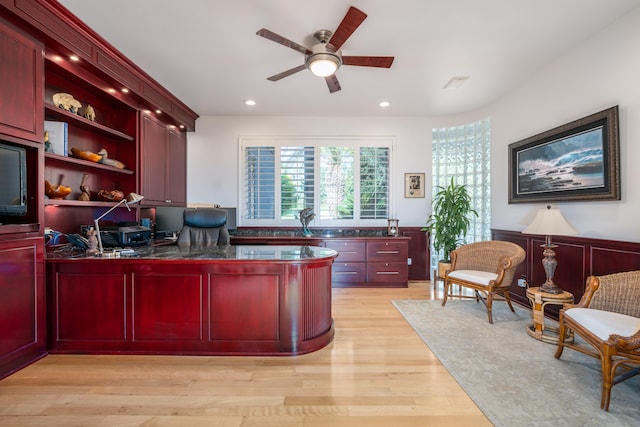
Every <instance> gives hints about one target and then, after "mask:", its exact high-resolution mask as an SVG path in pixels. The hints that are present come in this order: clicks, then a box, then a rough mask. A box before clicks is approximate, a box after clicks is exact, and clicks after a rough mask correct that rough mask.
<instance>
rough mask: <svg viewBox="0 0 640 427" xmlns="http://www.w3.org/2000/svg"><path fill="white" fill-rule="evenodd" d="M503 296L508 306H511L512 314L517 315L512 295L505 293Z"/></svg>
mask: <svg viewBox="0 0 640 427" xmlns="http://www.w3.org/2000/svg"><path fill="white" fill-rule="evenodd" d="M503 295H504V299H506V300H507V304H509V308H510V309H511V312H512V313H515V312H516V311H515V310H514V309H513V306H512V305H511V295H509V291H504V292H503Z"/></svg>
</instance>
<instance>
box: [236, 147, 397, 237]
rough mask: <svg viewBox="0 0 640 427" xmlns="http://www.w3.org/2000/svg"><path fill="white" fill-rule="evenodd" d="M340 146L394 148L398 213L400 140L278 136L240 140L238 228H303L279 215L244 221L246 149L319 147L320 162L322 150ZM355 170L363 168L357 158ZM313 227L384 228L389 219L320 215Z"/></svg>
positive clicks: (392, 207) (357, 184)
mask: <svg viewBox="0 0 640 427" xmlns="http://www.w3.org/2000/svg"><path fill="white" fill-rule="evenodd" d="M337 142H340V143H345V144H352V145H353V146H354V149H356V150H357V149H359V147H361V146H366V147H390V151H391V153H390V159H389V188H388V191H389V208H388V209H389V212H390V215H391V212H395V211H396V209H395V194H394V188H395V187H396V185H395V182H394V177H395V157H396V156H395V151H396V139H395V137H392V136H380V135H378V136H366V135H358V136H291V135H276V136H264V135H261V136H253V135H248V136H239V137H238V162H239V164H238V226H244V227H295V226H299V225H300V222H299V221H298V220H294V219H282V218H279V215H276V218H275V219H251V220H247V219H245V218H244V194H243V191H244V186H245V174H244V160H245V153H244V148H245V147H248V146H251V147H258V146H262V147H276V148H280V147H282V146H292V145H294V144H299V145H303V146H304V145H310V144H312V145H314V146H315V158H316V159H319V154H320V153H319V151H320V146H323V145H324V146H333V145H336V143H337ZM275 162H276V168H277V169H276V170H277V171H280V158H279V156H276V159H275ZM354 168H357V169H356V170H359V168H360V156H359V155H358V156H356V159H355V162H354ZM314 175H315V176H314V180H315V182H316V183H318V182H319V170H318V169H317V168H316V169H315V171H314ZM354 188H355V191H356V194H358V193H359V188H360V182H355V183H354ZM275 193H276V194H275V197H276V200H280V186H279V185H276V188H275ZM314 204H315V206H320V195H319V194H318V193H317V192H316V194H315V195H314ZM354 204H355V206H356V209H357V210H356V212H359V210H360V199H359V198H358V197H355V198H354ZM278 212H279V208H277V209H276V213H278ZM310 226H311V227H340V226H342V227H381V226H384V227H386V226H387V220H386V219H359V218H358V219H348V220H326V219H324V220H323V219H321V218H319V215H317V216H316V218H314V219H313V221H312V222H311V224H310Z"/></svg>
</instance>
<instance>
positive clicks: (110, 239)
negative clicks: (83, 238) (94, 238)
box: [83, 225, 151, 248]
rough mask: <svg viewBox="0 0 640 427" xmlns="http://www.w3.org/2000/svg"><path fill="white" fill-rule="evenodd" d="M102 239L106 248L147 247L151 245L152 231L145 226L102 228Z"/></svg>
mask: <svg viewBox="0 0 640 427" xmlns="http://www.w3.org/2000/svg"><path fill="white" fill-rule="evenodd" d="M83 234H84V233H83ZM100 238H101V239H102V245H103V246H104V247H106V248H113V247H125V246H146V245H149V244H151V229H150V228H149V227H145V226H143V225H123V226H114V227H104V228H103V227H100Z"/></svg>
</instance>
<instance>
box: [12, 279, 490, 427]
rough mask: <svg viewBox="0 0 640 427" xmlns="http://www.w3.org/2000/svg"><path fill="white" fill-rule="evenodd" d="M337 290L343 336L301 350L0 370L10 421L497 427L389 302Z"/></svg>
mask: <svg viewBox="0 0 640 427" xmlns="http://www.w3.org/2000/svg"><path fill="white" fill-rule="evenodd" d="M437 293H438V294H439V295H434V292H433V289H432V287H431V286H430V284H429V282H415V283H410V286H409V287H408V288H403V289H372V288H366V289H364V288H363V289H347V288H343V289H334V290H333V316H334V321H335V328H336V336H335V339H334V341H333V342H332V343H331V344H329V345H328V346H327V347H325V348H323V349H321V350H319V351H317V352H314V353H311V354H306V355H302V356H297V357H203V356H182V357H181V356H90V355H49V356H47V357H46V358H44V359H42V360H41V361H39V362H37V363H35V364H33V365H31V366H29V367H27V368H25V369H23V370H21V371H19V372H17V373H16V374H14V375H12V376H10V377H8V378H5V379H4V380H2V381H0V425H2V426H190V427H191V426H208V427H212V426H213V427H253V426H274V427H289V426H304V427H320V426H322V427H325V426H330V427H347V426H348V427H356V426H366V427H378V426H385V427H386V426H394V427H422V426H491V423H490V422H489V421H488V420H487V418H486V417H485V416H484V415H483V414H482V412H481V411H480V410H479V409H478V408H477V406H476V405H475V404H474V403H473V402H472V401H471V399H470V398H469V397H468V396H467V395H466V394H465V392H464V391H463V390H462V389H461V388H460V386H459V385H458V384H457V383H456V381H455V380H454V379H453V378H452V377H451V376H450V375H449V373H448V372H447V370H446V369H445V368H444V367H443V366H442V365H441V364H440V362H439V361H438V360H437V359H436V358H435V356H434V355H433V354H432V353H431V352H430V351H429V348H428V347H427V346H426V345H425V344H424V343H423V342H422V340H421V339H420V338H419V337H418V336H417V335H416V334H415V332H414V331H413V330H412V329H411V327H410V326H409V325H408V324H407V323H406V322H405V320H404V319H403V318H402V316H401V315H400V314H399V313H398V311H397V310H396V309H395V308H394V307H393V305H392V304H391V300H394V299H432V298H441V289H440V290H439V291H438V292H437Z"/></svg>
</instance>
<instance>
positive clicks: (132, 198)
mask: <svg viewBox="0 0 640 427" xmlns="http://www.w3.org/2000/svg"><path fill="white" fill-rule="evenodd" d="M142 199H144V196H143V195H141V194H138V193H129V194H128V195H127V204H128V205H131V204H133V203H138V202H140V201H142Z"/></svg>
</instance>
